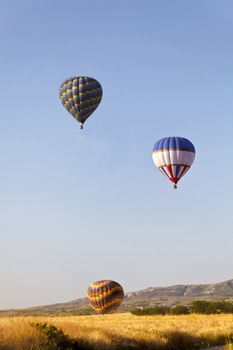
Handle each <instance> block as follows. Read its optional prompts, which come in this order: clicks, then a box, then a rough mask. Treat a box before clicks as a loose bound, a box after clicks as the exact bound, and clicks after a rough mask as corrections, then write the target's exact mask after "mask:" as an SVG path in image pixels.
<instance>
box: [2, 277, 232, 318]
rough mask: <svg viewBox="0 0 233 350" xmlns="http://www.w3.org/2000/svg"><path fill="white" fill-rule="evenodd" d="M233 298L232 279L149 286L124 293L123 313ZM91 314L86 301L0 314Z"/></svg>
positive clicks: (7, 311)
mask: <svg viewBox="0 0 233 350" xmlns="http://www.w3.org/2000/svg"><path fill="white" fill-rule="evenodd" d="M231 298H233V279H231V280H228V281H225V282H221V283H214V284H193V285H192V284H191V285H175V286H169V287H150V288H146V289H143V290H140V291H137V292H128V293H126V294H125V300H124V303H123V304H122V306H121V308H120V311H128V310H131V309H132V308H136V307H147V306H152V305H168V306H174V305H177V304H183V305H189V304H191V303H192V301H194V300H220V299H231ZM85 313H92V310H91V308H90V307H89V305H88V302H87V299H86V298H81V299H76V300H73V301H70V302H66V303H59V304H52V305H46V306H39V307H32V308H25V309H18V310H3V311H0V314H1V315H18V314H19V315H25V314H26V315H27V314H28V315H36V314H38V315H41V314H72V315H75V314H85Z"/></svg>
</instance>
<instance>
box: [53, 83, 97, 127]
mask: <svg viewBox="0 0 233 350" xmlns="http://www.w3.org/2000/svg"><path fill="white" fill-rule="evenodd" d="M102 95H103V90H102V87H101V85H100V83H99V82H98V81H97V80H95V79H93V78H89V77H83V76H82V77H73V78H70V79H67V80H65V81H64V83H62V85H61V86H60V94H59V97H60V99H61V102H62V104H63V106H64V107H65V108H66V110H67V111H68V112H69V113H70V114H71V115H72V116H73V117H74V118H75V119H76V120H77V121H78V122H80V123H81V124H84V123H85V121H86V120H87V118H89V117H90V115H91V114H92V113H93V112H94V111H95V110H96V108H97V107H98V105H99V103H100V101H101V99H102Z"/></svg>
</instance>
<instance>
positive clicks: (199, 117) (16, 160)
mask: <svg viewBox="0 0 233 350" xmlns="http://www.w3.org/2000/svg"><path fill="white" fill-rule="evenodd" d="M232 23H233V4H232V2H231V1H227V0H222V1H221V2H220V1H217V0H216V1H215V0H206V1H201V0H195V1H194V0H190V1H186V0H173V1H171V0H170V1H168V0H156V1H153V0H147V1H133V0H128V1H123V0H119V1H117V2H114V1H107V0H99V1H94V0H93V1H89V2H84V1H78V0H76V1H75V0H70V1H69V3H67V4H65V3H64V1H60V0H56V1H55V0H50V1H45V0H41V1H34V2H32V1H29V0H28V1H27V0H22V1H21V2H20V3H19V2H18V1H16V0H11V1H10V0H9V1H2V2H1V4H0V43H1V56H0V62H1V65H0V72H1V84H0V96H1V111H0V149H1V182H0V193H1V196H0V210H1V220H0V232H1V236H0V237H1V241H0V274H1V290H0V308H13V307H23V306H31V305H42V304H49V303H54V302H63V301H68V300H72V299H75V298H78V297H82V296H84V295H85V292H86V289H87V287H88V285H89V284H90V283H91V282H93V281H95V280H99V279H103V278H110V279H114V280H116V281H118V282H120V283H121V284H122V285H123V287H124V288H125V290H126V291H134V290H139V289H142V288H146V287H149V286H162V285H171V284H179V283H208V282H217V281H222V280H225V279H230V278H232V277H233V275H232V265H233V255H232V243H233V238H232V234H233V228H232V226H233V216H232V197H233V189H232V183H231V178H232V172H233V166H232V162H231V159H232V152H231V150H232V147H233V139H232V129H233V121H232V120H233V119H232V114H233V98H232V97H233V93H232V91H233V90H232V88H233V63H232V62H233V44H232V42H233V24H232ZM75 75H87V76H91V77H94V78H96V79H98V80H99V81H100V82H101V84H102V87H103V90H104V96H103V100H102V102H101V105H100V106H99V108H98V110H97V111H96V112H95V113H94V115H93V116H92V117H91V118H90V119H88V121H87V122H86V124H85V129H84V130H83V131H80V129H79V125H78V123H77V122H76V121H75V120H74V119H73V118H72V117H71V116H70V115H69V114H68V112H67V111H66V110H65V109H64V108H63V106H62V104H61V102H60V101H59V98H58V90H59V86H60V84H61V83H62V82H63V80H65V79H66V78H69V77H71V76H75ZM165 136H183V137H186V138H188V139H190V140H191V141H192V142H193V144H194V145H195V148H196V160H195V162H194V164H193V167H192V169H191V170H190V171H189V172H188V174H187V175H186V176H185V177H184V178H183V179H182V181H180V183H179V186H178V190H176V191H174V190H172V185H171V184H170V183H169V181H168V180H167V179H166V178H165V177H163V176H162V175H161V174H160V173H159V172H158V171H157V170H156V169H155V167H154V165H153V162H152V159H151V150H152V148H153V145H154V143H155V142H156V141H157V140H158V139H160V138H161V137H165Z"/></svg>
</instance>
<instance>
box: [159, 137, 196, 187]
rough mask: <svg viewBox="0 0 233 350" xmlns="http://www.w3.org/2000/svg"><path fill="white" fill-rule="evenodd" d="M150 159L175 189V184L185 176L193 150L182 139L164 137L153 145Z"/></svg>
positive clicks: (187, 142) (189, 143)
mask: <svg viewBox="0 0 233 350" xmlns="http://www.w3.org/2000/svg"><path fill="white" fill-rule="evenodd" d="M152 158H153V161H154V164H155V166H156V167H157V168H158V169H159V170H160V171H161V173H163V174H164V175H166V176H167V177H168V178H169V180H170V181H172V182H173V183H174V188H177V186H176V184H177V182H178V181H179V180H180V179H181V178H182V177H183V176H184V175H185V174H186V172H187V171H188V170H189V168H190V167H191V165H192V163H193V161H194V158H195V148H194V146H193V144H192V142H190V141H189V140H187V139H185V138H184V137H165V138H163V139H161V140H159V141H158V142H156V144H155V145H154V148H153V152H152Z"/></svg>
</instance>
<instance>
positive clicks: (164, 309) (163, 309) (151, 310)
mask: <svg viewBox="0 0 233 350" xmlns="http://www.w3.org/2000/svg"><path fill="white" fill-rule="evenodd" d="M131 313H132V314H133V315H137V316H144V315H167V314H169V313H170V308H169V307H168V306H153V307H148V308H145V309H135V310H132V311H131Z"/></svg>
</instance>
